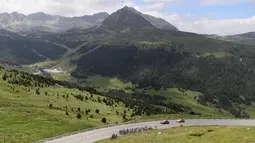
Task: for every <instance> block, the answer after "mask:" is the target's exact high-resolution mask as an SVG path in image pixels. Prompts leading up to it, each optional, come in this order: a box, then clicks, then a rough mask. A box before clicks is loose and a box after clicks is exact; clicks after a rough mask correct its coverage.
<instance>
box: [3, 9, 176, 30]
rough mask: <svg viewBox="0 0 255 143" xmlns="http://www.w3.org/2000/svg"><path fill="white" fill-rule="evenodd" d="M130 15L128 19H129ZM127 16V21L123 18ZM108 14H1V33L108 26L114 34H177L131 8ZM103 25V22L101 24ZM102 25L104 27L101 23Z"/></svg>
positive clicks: (164, 22) (156, 20)
mask: <svg viewBox="0 0 255 143" xmlns="http://www.w3.org/2000/svg"><path fill="white" fill-rule="evenodd" d="M126 14H127V15H126ZM123 15H126V17H123ZM108 16H109V14H108V13H106V12H101V13H97V14H94V15H84V16H81V17H63V16H59V15H49V14H45V13H43V12H38V13H33V14H30V15H24V14H20V13H17V12H12V13H2V14H0V29H6V30H10V31H12V32H19V33H22V34H24V33H27V32H30V33H31V32H35V31H36V32H37V33H38V32H40V31H44V32H64V31H67V30H70V29H79V30H82V29H87V28H90V27H93V26H95V25H97V27H98V26H106V27H107V28H109V30H112V31H123V30H124V31H125V30H134V29H139V28H141V27H143V28H145V27H156V28H161V29H170V30H178V29H177V28H176V27H174V26H173V25H172V24H170V23H168V22H167V21H165V20H164V19H161V18H156V17H153V16H150V15H145V14H142V13H140V12H138V11H136V10H135V9H134V8H131V7H124V8H123V9H120V10H119V11H117V12H115V13H113V14H112V15H111V16H110V17H108ZM102 21H103V22H102ZM101 22H102V23H101Z"/></svg>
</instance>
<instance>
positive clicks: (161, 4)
mask: <svg viewBox="0 0 255 143" xmlns="http://www.w3.org/2000/svg"><path fill="white" fill-rule="evenodd" d="M165 7H166V5H165V3H162V2H161V3H155V4H152V5H149V6H148V9H151V10H153V9H162V8H165Z"/></svg>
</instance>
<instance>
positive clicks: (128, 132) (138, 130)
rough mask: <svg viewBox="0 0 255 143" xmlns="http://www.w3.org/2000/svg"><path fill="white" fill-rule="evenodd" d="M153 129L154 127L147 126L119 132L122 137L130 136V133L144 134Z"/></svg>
mask: <svg viewBox="0 0 255 143" xmlns="http://www.w3.org/2000/svg"><path fill="white" fill-rule="evenodd" d="M155 128H156V127H155ZM152 129H153V128H152V127H147V126H145V127H137V128H131V129H122V130H119V134H120V135H126V134H130V133H136V132H144V131H147V130H152Z"/></svg>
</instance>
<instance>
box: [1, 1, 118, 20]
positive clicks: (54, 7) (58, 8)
mask: <svg viewBox="0 0 255 143" xmlns="http://www.w3.org/2000/svg"><path fill="white" fill-rule="evenodd" d="M118 8H120V0H1V4H0V13H2V12H13V11H17V12H20V13H24V14H30V13H34V12H38V11H42V12H45V13H49V14H56V15H63V16H78V15H85V14H86V15H87V14H94V13H97V12H102V11H103V12H109V13H112V12H113V11H115V10H117V9H118Z"/></svg>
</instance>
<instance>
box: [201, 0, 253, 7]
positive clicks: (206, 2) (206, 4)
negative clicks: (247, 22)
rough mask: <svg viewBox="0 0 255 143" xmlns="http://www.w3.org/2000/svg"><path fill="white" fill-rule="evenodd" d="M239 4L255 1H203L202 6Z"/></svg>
mask: <svg viewBox="0 0 255 143" xmlns="http://www.w3.org/2000/svg"><path fill="white" fill-rule="evenodd" d="M239 3H255V0H201V1H200V4H201V5H204V6H210V5H234V4H239Z"/></svg>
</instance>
